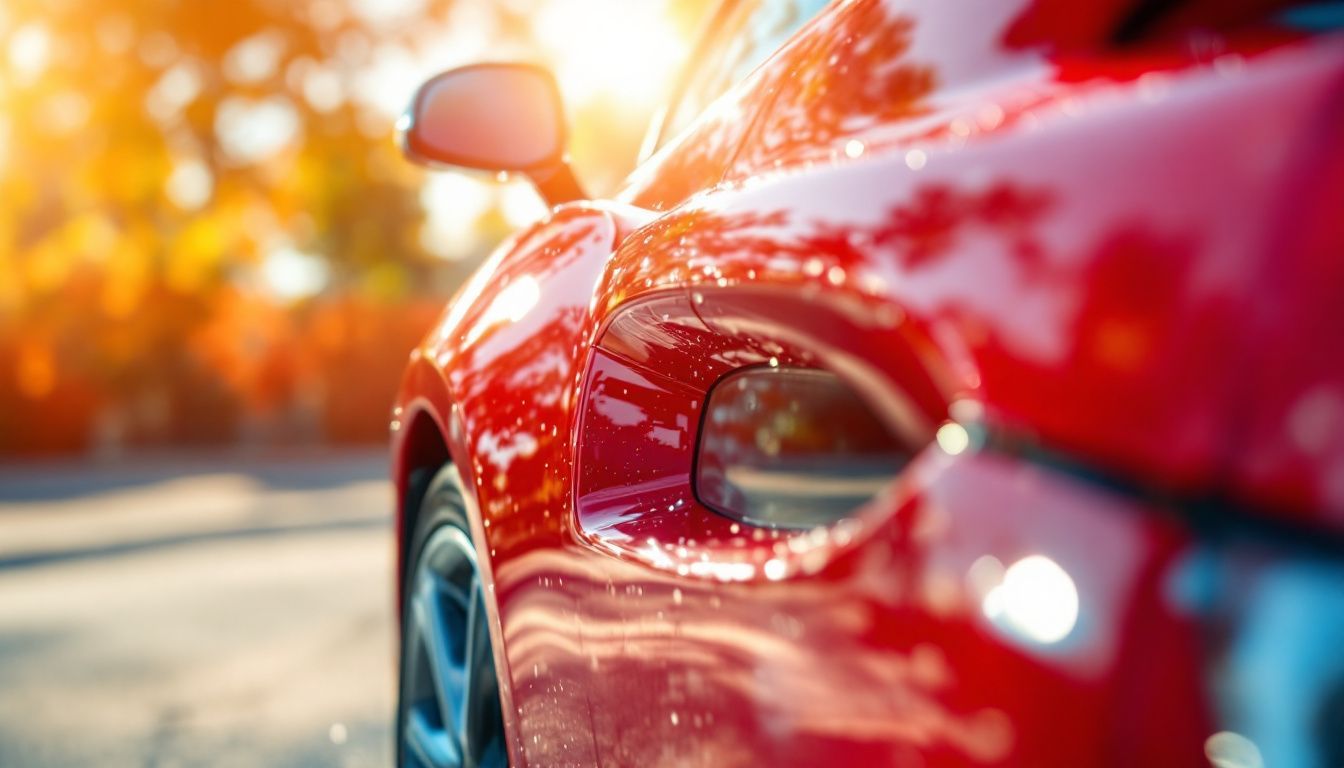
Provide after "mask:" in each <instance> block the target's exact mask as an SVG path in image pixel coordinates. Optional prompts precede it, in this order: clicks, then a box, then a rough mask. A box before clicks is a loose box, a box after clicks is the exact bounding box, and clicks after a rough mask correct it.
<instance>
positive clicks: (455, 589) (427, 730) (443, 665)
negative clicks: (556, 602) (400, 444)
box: [397, 465, 508, 768]
mask: <svg viewBox="0 0 1344 768" xmlns="http://www.w3.org/2000/svg"><path fill="white" fill-rule="evenodd" d="M462 498H463V496H462V484H461V478H460V476H459V475H458V473H457V470H456V468H455V467H453V466H451V465H450V466H447V467H445V468H444V469H442V470H441V471H440V472H439V473H438V474H437V475H436V476H435V477H434V480H433V481H432V482H431V483H430V486H429V490H428V491H427V492H426V494H425V499H424V502H423V504H422V505H421V508H420V514H419V515H418V516H417V522H416V526H415V532H414V535H413V536H412V538H411V544H412V546H411V548H410V549H408V552H409V553H412V555H413V557H414V560H412V561H411V567H410V569H409V570H408V572H407V578H406V582H405V585H404V589H403V590H402V592H403V597H402V606H401V609H402V621H403V623H402V640H401V662H400V691H399V696H398V704H397V733H398V736H397V765H398V766H401V767H402V768H458V767H459V766H460V767H462V768H495V767H496V766H506V765H508V754H507V751H506V749H505V746H504V725H503V717H502V715H501V713H500V703H499V679H498V678H497V677H496V676H495V664H494V653H493V651H492V649H491V645H490V631H489V625H488V620H487V618H486V611H485V594H484V589H483V587H482V584H481V576H480V569H479V568H478V566H477V562H476V550H475V547H474V546H473V545H472V540H471V536H470V534H469V533H468V531H469V530H470V528H469V527H468V526H467V518H466V511H465V506H464V504H463V502H462Z"/></svg>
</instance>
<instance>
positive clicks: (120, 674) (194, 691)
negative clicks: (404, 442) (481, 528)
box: [0, 452, 394, 768]
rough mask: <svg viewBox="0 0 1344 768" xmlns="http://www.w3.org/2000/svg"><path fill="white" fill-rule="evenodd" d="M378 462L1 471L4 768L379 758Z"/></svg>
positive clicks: (387, 501) (383, 746) (284, 460)
mask: <svg viewBox="0 0 1344 768" xmlns="http://www.w3.org/2000/svg"><path fill="white" fill-rule="evenodd" d="M385 477H386V458H385V454H382V453H372V452H370V453H363V454H349V453H340V454H326V455H320V456H314V455H308V456H302V457H293V456H290V457H277V456H253V457H240V456H236V455H230V456H223V457H221V456H215V457H188V458H182V457H165V458H162V459H158V460H152V459H139V460H135V461H131V462H127V461H120V462H116V463H112V464H107V463H103V464H98V463H90V464H56V465H53V464H12V463H11V464H8V465H0V766H4V767H5V768H11V767H12V766H23V767H25V768H26V767H27V766H37V767H41V766H86V765H87V766H194V765H211V766H249V768H251V767H257V766H286V767H288V766H352V767H353V766H385V765H388V764H389V763H390V762H391V759H390V751H389V750H390V749H391V747H390V727H389V726H390V713H391V711H392V701H393V689H394V682H393V677H394V667H393V655H394V654H393V642H394V641H393V632H392V611H391V606H390V592H391V581H390V578H389V573H390V570H391V568H392V551H393V550H392V541H391V532H390V524H391V518H390V516H389V510H390V509H391V489H390V486H389V485H388V484H387V482H386V480H385Z"/></svg>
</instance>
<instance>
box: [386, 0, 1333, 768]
mask: <svg viewBox="0 0 1344 768" xmlns="http://www.w3.org/2000/svg"><path fill="white" fill-rule="evenodd" d="M632 1H633V0H632ZM1341 30H1344V4H1341V3H1339V2H1329V3H1315V4H1311V3H1307V4H1304V3H1301V2H1283V1H1281V0H1093V1H1092V2H1079V0H997V1H996V2H988V1H987V0H846V1H845V2H836V3H830V4H827V3H822V2H814V1H809V0H734V1H730V2H726V3H724V4H723V5H722V7H721V8H719V9H718V10H717V11H716V12H715V16H714V17H713V21H712V23H710V24H708V25H707V27H706V34H705V36H704V38H703V39H702V40H701V41H700V43H699V44H698V46H699V47H698V48H697V50H696V52H695V53H694V55H692V56H691V57H690V59H689V66H688V68H687V70H686V72H685V73H684V74H683V76H682V77H681V79H680V80H679V85H678V87H677V89H676V92H675V94H674V97H673V99H672V101H671V103H670V105H669V106H668V107H667V108H666V110H665V111H664V113H663V116H662V118H661V119H660V120H659V121H658V122H657V124H656V125H655V126H654V128H653V129H652V131H651V133H650V137H651V138H650V141H649V143H648V147H649V149H648V151H647V152H646V158H645V159H644V160H643V161H642V162H641V163H640V165H639V167H638V168H637V169H636V170H635V171H634V173H633V174H632V175H631V176H630V177H629V179H628V181H627V182H626V183H625V185H624V186H623V188H622V189H621V191H620V192H619V193H618V194H617V195H616V196H615V199H613V200H610V201H593V200H588V199H585V195H584V193H583V191H582V188H581V185H580V184H579V183H578V181H576V180H575V178H574V176H573V174H572V173H571V172H570V170H569V167H568V166H567V165H566V162H565V160H564V158H565V130H564V121H563V118H562V112H563V110H562V108H561V104H560V100H559V98H558V95H557V92H556V88H555V85H554V83H553V81H552V80H551V79H550V77H549V76H548V75H547V74H546V73H545V72H543V71H541V70H538V69H536V68H533V67H528V66H524V65H511V64H483V65H478V66H474V67H468V68H465V69H460V70H454V71H452V72H448V73H446V74H444V75H441V76H439V77H437V78H435V79H434V80H432V81H430V82H429V83H428V84H426V85H425V86H424V87H423V88H422V89H421V90H420V92H419V93H418V95H417V97H416V100H415V103H414V105H413V107H412V108H411V110H410V111H409V113H408V114H407V116H406V118H404V120H403V123H402V125H401V130H402V134H401V135H402V139H403V142H404V146H405V148H406V151H407V153H408V155H410V156H411V157H412V158H413V159H415V160H418V161H422V162H426V163H430V164H440V165H456V166H465V167H471V168H477V169H488V170H492V171H508V172H513V173H521V174H525V175H527V176H528V177H530V178H531V179H532V180H533V181H534V182H535V183H536V186H537V187H538V189H539V190H540V191H541V193H542V194H543V196H544V197H545V198H546V199H547V201H548V202H549V203H550V204H551V206H553V207H552V209H551V211H550V213H549V215H548V216H547V217H546V218H545V219H544V220H543V221H540V222H538V223H537V224H535V225H533V226H531V227H529V228H527V229H526V230H525V231H522V232H519V233H517V234H515V235H514V236H513V237H511V238H510V239H509V240H508V241H507V242H505V243H504V244H503V245H501V246H500V247H499V248H498V250H496V251H495V252H494V254H493V255H492V256H491V257H490V258H489V260H488V261H487V262H486V263H485V265H484V266H483V267H482V268H481V269H480V271H479V272H478V273H476V275H475V277H474V278H472V280H471V281H470V282H469V284H467V285H466V286H465V287H464V288H463V289H462V291H461V292H460V294H459V295H458V296H457V297H456V299H454V301H453V303H452V304H451V306H450V307H449V308H448V310H447V311H446V314H444V316H443V317H442V319H441V320H440V321H439V322H438V324H437V326H436V327H435V328H434V330H433V331H432V332H431V333H430V335H429V336H428V337H427V338H426V339H425V341H424V343H423V344H422V345H421V346H420V348H419V349H417V350H416V351H415V352H414V354H413V356H412V360H411V363H410V367H409V369H408V370H407V372H406V377H405V383H404V387H403V389H402V392H401V395H400V401H399V403H398V405H397V408H396V411H395V416H394V422H393V429H394V433H395V437H394V454H395V462H394V463H395V470H394V472H395V481H396V485H397V488H398V490H399V493H400V509H401V514H400V525H399V533H400V546H401V551H400V554H401V557H400V563H401V573H400V600H401V607H402V624H403V633H402V634H403V642H402V656H401V666H400V685H401V694H400V705H399V712H398V723H399V725H398V728H399V732H398V733H399V735H398V744H399V746H398V750H399V754H398V763H399V765H406V766H448V765H454V766H455V765H465V766H490V765H504V764H505V763H508V764H511V765H515V766H522V765H536V766H542V765H546V766H551V765H605V766H683V765H704V766H745V765H753V766H754V765H771V766H775V765H807V766H813V765H845V766H848V765H855V766H859V765H862V766H869V765H874V766H876V765H890V766H927V767H930V768H932V767H935V766H963V765H965V766H1027V767H1030V768H1039V767H1041V766H1069V767H1071V768H1078V767H1081V766H1146V767H1153V766H1207V765H1210V764H1211V765H1214V766H1218V767H1219V768H1232V767H1237V768H1256V767H1258V766H1268V767H1269V768H1337V766H1340V765H1341V764H1344V44H1342V43H1344V35H1341ZM611 32H612V34H619V32H620V31H619V30H616V29H613V30H611Z"/></svg>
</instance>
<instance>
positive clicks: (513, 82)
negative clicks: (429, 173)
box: [397, 64, 584, 205]
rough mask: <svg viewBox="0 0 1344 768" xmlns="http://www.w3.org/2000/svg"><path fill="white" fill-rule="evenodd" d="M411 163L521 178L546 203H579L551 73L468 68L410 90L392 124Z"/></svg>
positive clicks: (511, 68)
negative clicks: (407, 102)
mask: <svg viewBox="0 0 1344 768" xmlns="http://www.w3.org/2000/svg"><path fill="white" fill-rule="evenodd" d="M397 135H398V138H399V139H400V142H401V147H402V151H403V152H404V153H405V155H406V157H407V158H408V159H410V160H411V161H412V162H415V163H420V164H422V165H428V166H459V167H463V168H475V169H478V170H483V171H506V172H510V173H523V174H526V175H527V176H528V178H530V179H531V180H532V182H533V183H534V184H536V185H537V189H538V190H539V191H540V192H541V195H542V197H543V198H545V199H546V202H547V203H549V204H551V205H558V204H560V203H564V202H568V201H570V200H578V199H581V198H583V197H584V194H583V191H582V190H581V189H580V188H579V185H578V183H577V182H576V181H575V179H574V174H573V172H572V171H571V170H570V168H569V164H568V162H567V161H566V159H565V142H566V132H565V118H564V108H563V106H562V104H561V101H560V90H559V88H558V87H556V84H555V79H554V78H553V77H551V74H550V73H549V72H547V71H546V70H544V69H541V68H540V67H535V66H532V65H529V64H474V65H471V66H466V67H460V68H458V69H452V70H449V71H447V72H444V73H443V74H441V75H438V76H436V77H434V78H432V79H431V80H429V81H428V82H426V83H425V84H424V85H422V86H420V90H418V91H416V94H415V99H414V100H413V101H412V102H411V107H410V109H409V110H407V111H406V113H405V114H403V115H402V116H401V119H400V120H398V121H397Z"/></svg>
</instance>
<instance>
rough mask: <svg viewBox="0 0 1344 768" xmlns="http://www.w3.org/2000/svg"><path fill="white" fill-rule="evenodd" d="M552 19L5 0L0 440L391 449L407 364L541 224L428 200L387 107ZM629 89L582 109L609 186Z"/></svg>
mask: <svg viewBox="0 0 1344 768" xmlns="http://www.w3.org/2000/svg"><path fill="white" fill-rule="evenodd" d="M574 1H577V2H579V4H580V5H583V6H584V7H585V8H588V9H589V11H591V6H592V5H593V4H592V3H591V2H588V3H586V4H584V3H583V2H582V0H574ZM555 2H558V3H561V4H564V3H565V2H570V4H571V5H572V4H573V2H572V1H571V0H555ZM703 4H704V3H703V0H697V2H694V3H689V4H683V7H681V8H680V9H678V10H677V11H676V12H675V13H673V14H672V16H671V19H672V22H671V23H673V24H674V31H675V33H676V34H678V35H684V34H685V30H686V29H688V28H689V26H690V24H691V23H692V19H693V18H694V17H695V16H697V15H698V13H695V12H691V11H688V10H687V9H688V8H694V9H696V11H698V9H699V8H700V7H702V6H703ZM546 5H548V2H547V0H536V1H535V2H534V1H532V0H508V1H504V0H501V1H500V2H483V1H482V0H457V1H456V2H452V1H451V0H346V1H339V0H8V1H7V2H6V3H5V4H4V5H0V41H3V45H0V201H3V205H0V452H15V451H20V452H31V451H51V450H76V449H80V448H84V447H86V446H88V445H89V444H90V442H93V443H103V444H108V445H121V444H127V443H130V444H144V443H163V442H181V441H221V440H231V439H234V438H236V437H238V436H239V435H240V434H243V435H244V436H253V437H258V438H260V439H295V438H296V437H304V436H308V437H317V436H321V435H326V436H328V437H334V438H340V439H381V438H382V437H383V434H384V432H383V430H384V424H385V422H386V409H387V404H388V402H389V401H390V398H391V394H392V392H393V390H394V388H395V384H396V378H397V376H398V375H399V372H400V368H401V363H402V361H403V360H404V355H405V352H406V351H408V350H409V349H410V348H411V346H412V345H413V344H414V343H415V341H416V340H417V339H418V337H419V335H420V334H421V333H423V331H424V329H425V328H426V326H427V324H428V323H429V322H430V321H431V320H432V317H433V314H434V312H435V311H436V309H437V307H439V306H440V305H441V304H442V302H443V301H444V299H445V297H446V296H447V295H448V294H449V292H450V289H451V288H452V287H453V286H455V285H456V284H457V283H458V282H460V281H461V279H462V278H463V277H464V276H465V275H466V274H467V272H468V271H469V270H470V268H471V267H472V266H474V263H475V262H476V261H477V260H479V258H480V257H481V256H482V253H483V251H484V250H485V249H486V248H488V247H489V246H490V245H491V244H493V243H494V242H496V241H497V240H498V239H499V238H500V237H501V236H502V235H503V234H504V233H505V232H507V231H508V230H510V229H512V228H514V227H516V226H518V225H519V223H520V222H521V221H524V220H526V219H527V218H528V217H532V216H536V215H538V212H539V208H538V204H537V203H536V201H535V199H534V198H531V197H530V195H531V193H530V191H528V190H521V191H520V190H518V189H517V188H516V187H515V188H505V189H503V190H496V189H494V188H491V187H489V186H486V185H484V184H482V183H481V182H478V181H475V180H470V179H463V180H460V181H456V182H452V183H447V182H444V183H438V180H435V182H436V183H433V184H430V185H428V186H425V185H424V180H425V177H424V175H423V174H422V173H421V172H420V171H418V170H416V169H413V168H411V167H410V166H409V165H407V164H406V163H405V162H404V161H403V160H402V159H401V158H400V156H399V155H398V153H397V151H396V148H395V146H394V144H393V142H392V141H391V140H390V137H391V129H392V122H393V117H394V116H395V113H396V112H397V111H398V110H399V108H400V107H401V106H402V105H403V104H404V103H405V102H406V100H407V99H408V98H409V95H410V93H411V92H412V91H413V89H414V87H415V86H416V85H417V84H418V83H419V82H420V81H421V80H422V79H423V78H424V77H426V76H427V75H429V74H432V73H433V72H434V71H435V70H438V69H442V68H446V67H447V66H450V65H453V64H458V63H462V62H464V61H467V60H471V59H475V58H479V57H483V56H485V55H487V54H488V55H490V56H491V57H494V58H510V57H516V58H524V59H533V60H535V59H538V58H540V59H543V60H546V59H547V57H548V56H550V60H551V61H552V62H553V63H555V61H556V58H555V57H556V56H560V57H562V58H563V56H564V55H565V54H564V52H563V51H560V52H557V51H556V50H552V49H548V48H546V47H545V46H541V45H539V44H538V43H537V40H538V34H537V33H538V31H539V30H538V28H537V23H536V22H535V20H536V19H537V18H539V17H538V16H537V12H538V8H540V7H542V6H546ZM611 7H612V8H622V7H640V8H642V7H644V4H641V3H635V4H634V5H633V6H631V5H630V4H628V3H622V2H615V3H614V4H613V5H612V6H611ZM561 10H562V11H565V10H566V9H561ZM568 10H569V11H572V12H571V13H569V14H568V15H565V14H563V13H562V14H561V15H560V16H559V17H558V18H561V19H569V18H572V16H573V13H576V12H578V11H580V10H583V9H582V8H578V7H577V6H576V7H575V8H573V9H568ZM675 25H680V26H675ZM542 31H544V30H542ZM613 34H618V33H613ZM558 39H559V40H560V41H561V42H562V43H563V42H565V40H566V39H567V38H565V37H564V35H561V36H560V37H559V38H558ZM613 39H616V38H613ZM591 47H592V46H591V45H589V48H591ZM599 63H601V62H599ZM563 82H564V81H563V78H562V83H563ZM643 96H644V97H645V98H644V100H643V101H641V102H639V103H638V104H635V105H633V106H631V105H630V104H625V103H624V102H623V100H622V98H621V95H620V94H618V93H611V92H603V91H600V90H599V91H596V92H594V93H592V94H590V96H589V97H588V98H585V99H584V100H582V101H581V102H580V103H578V104H577V105H574V106H573V109H574V115H575V118H576V120H577V125H576V130H575V132H574V133H575V153H576V157H577V159H578V161H579V162H580V164H581V165H582V166H583V168H582V170H584V171H585V172H586V174H587V175H588V176H589V179H590V180H591V181H595V185H594V186H595V187H596V188H597V189H598V190H599V191H601V190H606V189H610V188H611V187H612V186H614V184H615V183H616V182H617V180H619V178H620V177H621V176H622V175H623V174H624V172H625V171H626V170H628V162H629V160H630V159H632V158H633V154H634V152H635V148H636V147H637V146H638V142H639V139H640V134H641V132H642V130H643V125H644V121H645V119H646V118H647V114H648V112H649V111H651V110H652V108H653V106H654V101H655V100H652V99H649V98H647V94H643ZM613 148H615V151H614V152H613ZM436 190H437V192H436ZM445 191H446V193H445ZM440 193H444V194H440ZM520 195H521V196H520ZM444 257H447V258H444ZM389 350H390V351H391V353H390V354H389ZM356 380H358V382H359V383H358V384H355V383H354V382H355V381H356ZM356 411H357V412H358V413H357V414H356V413H355V412H356Z"/></svg>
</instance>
